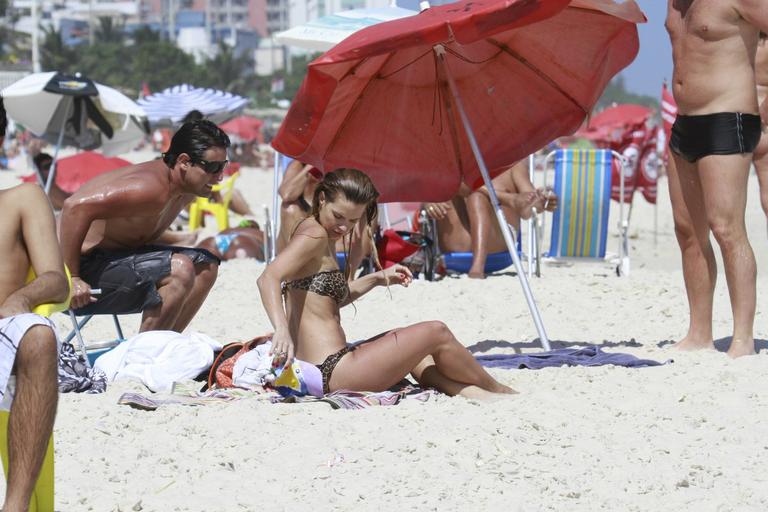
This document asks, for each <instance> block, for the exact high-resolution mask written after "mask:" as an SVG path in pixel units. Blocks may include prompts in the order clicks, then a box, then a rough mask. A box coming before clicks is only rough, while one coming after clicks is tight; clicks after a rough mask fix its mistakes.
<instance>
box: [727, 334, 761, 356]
mask: <svg viewBox="0 0 768 512" xmlns="http://www.w3.org/2000/svg"><path fill="white" fill-rule="evenodd" d="M756 353H757V352H755V340H753V339H749V340H741V339H734V340H733V341H732V342H731V347H730V348H729V349H728V355H729V356H730V357H732V358H734V359H735V358H737V357H742V356H753V355H755V354H756Z"/></svg>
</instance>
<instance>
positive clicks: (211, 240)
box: [197, 220, 264, 261]
mask: <svg viewBox="0 0 768 512" xmlns="http://www.w3.org/2000/svg"><path fill="white" fill-rule="evenodd" d="M197 247H199V248H201V249H207V250H209V251H210V252H211V253H213V254H214V255H215V256H217V257H218V258H220V259H221V260H222V261H227V260H232V259H236V258H256V259H257V260H259V261H264V233H263V232H262V231H261V228H259V225H258V223H256V222H255V221H252V220H244V221H243V222H241V223H240V224H239V225H238V226H237V227H236V228H227V229H225V230H223V231H220V232H219V233H218V234H217V235H214V236H211V237H208V238H206V239H204V240H203V241H202V242H200V243H199V244H197Z"/></svg>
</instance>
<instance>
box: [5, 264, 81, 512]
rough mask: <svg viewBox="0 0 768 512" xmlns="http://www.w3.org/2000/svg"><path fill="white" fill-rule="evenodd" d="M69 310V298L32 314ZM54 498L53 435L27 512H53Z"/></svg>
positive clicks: (47, 313) (6, 447)
mask: <svg viewBox="0 0 768 512" xmlns="http://www.w3.org/2000/svg"><path fill="white" fill-rule="evenodd" d="M35 277H36V276H35V271H34V270H32V269H31V268H30V269H29V274H28V275H27V282H30V281H32V280H33V279H34V278H35ZM67 281H68V282H69V286H70V290H71V289H72V281H71V278H70V276H69V271H68V270H67ZM67 308H69V297H67V300H66V301H64V302H61V303H50V304H40V305H39V306H37V307H36V308H35V309H34V310H33V311H32V312H33V313H37V314H38V315H40V316H44V317H50V316H51V315H52V314H54V313H57V312H60V311H66V310H67ZM9 417H10V414H9V412H8V411H5V410H0V456H2V461H3V473H4V474H5V476H6V478H7V477H8V419H9ZM53 497H54V457H53V434H51V437H50V439H49V440H48V448H47V449H46V451H45V458H44V459H43V465H42V467H41V468H40V474H39V475H38V477H37V482H36V483H35V488H34V489H33V491H32V497H31V499H30V501H29V512H53Z"/></svg>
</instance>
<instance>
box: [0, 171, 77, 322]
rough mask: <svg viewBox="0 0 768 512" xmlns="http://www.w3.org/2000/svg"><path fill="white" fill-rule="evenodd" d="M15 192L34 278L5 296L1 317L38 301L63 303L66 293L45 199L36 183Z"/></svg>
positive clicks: (54, 229) (24, 308)
mask: <svg viewBox="0 0 768 512" xmlns="http://www.w3.org/2000/svg"><path fill="white" fill-rule="evenodd" d="M16 194H17V199H16V206H17V208H18V209H19V210H18V216H19V220H20V222H21V232H22V237H23V239H24V245H25V246H26V248H27V254H28V255H29V261H30V265H32V268H33V269H34V270H35V273H36V275H37V277H36V278H35V279H34V280H32V281H31V282H29V283H27V284H26V285H25V286H23V287H22V288H19V289H18V290H16V291H15V292H14V293H12V294H11V295H9V296H8V298H7V299H6V300H5V301H4V302H3V304H2V305H1V306H0V316H1V317H7V316H11V315H17V314H20V313H28V312H30V311H31V310H32V309H33V308H34V307H35V306H37V305H39V304H45V303H49V302H64V301H65V300H66V299H67V296H68V295H69V286H68V285H67V278H66V274H65V273H64V264H63V262H62V258H61V251H60V250H59V244H58V241H57V240H56V222H55V220H54V217H53V211H52V210H51V206H50V204H49V203H48V198H47V197H46V196H45V193H44V192H43V190H42V189H41V188H40V187H38V186H37V185H21V186H20V187H19V188H18V190H17V191H16ZM5 214H6V215H10V214H11V213H10V212H5Z"/></svg>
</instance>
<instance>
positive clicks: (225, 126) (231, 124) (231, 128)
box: [219, 116, 264, 144]
mask: <svg viewBox="0 0 768 512" xmlns="http://www.w3.org/2000/svg"><path fill="white" fill-rule="evenodd" d="M263 124H264V122H263V121H262V120H261V119H257V118H255V117H253V116H238V117H236V118H234V119H230V120H229V121H227V122H226V123H222V124H220V125H219V127H220V128H221V129H222V130H224V131H225V132H227V133H228V134H229V135H235V136H236V137H239V138H240V140H242V141H243V142H252V141H254V140H255V141H257V142H258V143H259V144H263V143H264V136H263V135H262V133H261V126H262V125H263Z"/></svg>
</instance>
